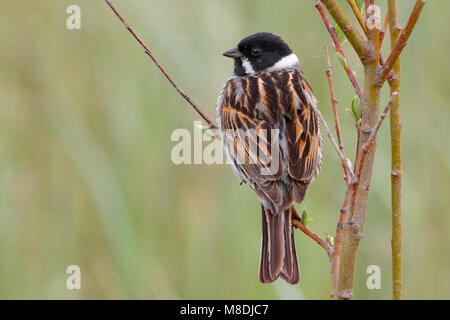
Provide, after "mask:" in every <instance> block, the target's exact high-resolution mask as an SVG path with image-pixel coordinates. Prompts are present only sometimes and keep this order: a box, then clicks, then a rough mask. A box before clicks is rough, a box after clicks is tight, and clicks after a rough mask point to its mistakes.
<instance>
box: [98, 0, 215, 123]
mask: <svg viewBox="0 0 450 320" xmlns="http://www.w3.org/2000/svg"><path fill="white" fill-rule="evenodd" d="M105 1H106V3H107V4H108V6H109V7H110V8H111V10H112V11H113V12H114V13H115V14H116V16H117V17H118V18H119V20H120V21H121V22H122V23H123V25H124V26H125V28H127V30H128V31H129V32H130V33H131V35H132V36H133V37H134V38H135V39H136V41H137V42H139V44H140V45H141V47H142V48H144V50H145V53H146V54H147V55H148V56H149V57H150V59H152V60H153V62H154V63H155V64H156V66H157V67H158V68H159V70H161V72H162V73H163V74H164V76H165V77H166V78H167V80H169V82H170V84H171V85H172V86H173V87H174V88H175V90H177V91H178V93H179V94H180V95H181V96H182V97H183V98H184V99H185V100H186V101H187V102H188V103H189V104H190V105H191V106H192V107H193V108H194V109H195V111H196V112H197V113H198V114H199V115H200V117H202V119H203V120H205V122H206V123H207V124H208V126H209V128H210V129H213V130H215V129H217V127H216V125H215V124H214V123H213V122H212V121H211V120H210V119H209V118H208V117H207V116H206V115H205V114H204V113H203V112H202V111H201V110H200V108H199V107H198V106H197V105H196V104H195V103H194V101H192V99H191V98H190V97H189V96H188V95H187V94H186V93H184V91H183V90H182V89H181V88H180V87H178V86H177V84H176V83H175V82H174V81H173V80H172V78H171V77H170V76H169V74H168V73H167V72H166V70H164V68H163V66H162V65H161V64H160V63H159V61H158V60H157V59H156V58H155V56H154V55H153V54H152V53H151V51H150V49H149V48H148V47H147V46H146V45H145V43H144V42H143V41H142V40H141V38H139V36H138V35H137V34H136V33H135V32H134V31H133V29H132V28H131V27H130V25H129V24H128V23H127V22H126V21H125V19H124V18H122V16H121V15H120V13H119V12H118V11H117V10H116V8H115V7H114V5H113V4H112V3H111V1H110V0H105Z"/></svg>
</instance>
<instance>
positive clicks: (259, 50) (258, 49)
mask: <svg viewBox="0 0 450 320" xmlns="http://www.w3.org/2000/svg"><path fill="white" fill-rule="evenodd" d="M251 52H252V56H255V57H257V56H259V55H260V54H261V49H260V48H253V49H252V51H251Z"/></svg>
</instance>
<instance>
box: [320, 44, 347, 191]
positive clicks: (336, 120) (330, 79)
mask: <svg viewBox="0 0 450 320" xmlns="http://www.w3.org/2000/svg"><path fill="white" fill-rule="evenodd" d="M325 55H326V57H327V65H328V68H327V71H326V75H327V79H328V85H329V87H330V96H331V105H332V107H333V114H334V126H335V129H336V136H337V139H338V143H339V150H340V151H341V153H342V154H344V155H345V153H344V145H343V144H342V138H341V126H340V124H339V115H338V111H337V108H338V106H337V105H338V102H337V100H336V99H335V98H334V86H333V73H332V72H331V61H330V54H329V52H328V46H325ZM341 162H342V160H341ZM342 167H343V168H344V172H345V181H346V182H347V184H349V183H350V181H351V178H350V175H349V172H348V170H347V168H346V166H345V164H344V162H342Z"/></svg>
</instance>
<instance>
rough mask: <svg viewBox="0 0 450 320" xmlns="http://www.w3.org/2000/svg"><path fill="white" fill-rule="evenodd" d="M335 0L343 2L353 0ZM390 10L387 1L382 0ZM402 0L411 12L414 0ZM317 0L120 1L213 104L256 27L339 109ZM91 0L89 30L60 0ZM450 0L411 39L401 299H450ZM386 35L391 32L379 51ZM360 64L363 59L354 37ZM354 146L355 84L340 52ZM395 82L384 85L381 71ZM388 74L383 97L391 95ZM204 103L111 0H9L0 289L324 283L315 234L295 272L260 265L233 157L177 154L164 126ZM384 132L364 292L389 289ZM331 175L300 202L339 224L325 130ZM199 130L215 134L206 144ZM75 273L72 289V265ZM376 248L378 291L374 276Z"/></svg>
mask: <svg viewBox="0 0 450 320" xmlns="http://www.w3.org/2000/svg"><path fill="white" fill-rule="evenodd" d="M340 2H342V5H343V7H345V9H346V10H348V7H347V5H346V3H345V1H340ZM378 2H379V3H380V5H381V6H382V9H383V15H384V12H385V10H384V8H385V5H386V3H385V1H378ZM399 2H400V5H399V6H400V20H401V21H402V23H403V25H404V23H405V21H406V19H407V17H408V15H409V12H410V11H411V9H412V7H413V4H414V2H415V1H412V0H410V1H405V0H402V1H399ZM313 3H314V1H294V0H290V1H287V0H284V1H278V2H274V1H261V0H258V1H257V0H254V1H249V0H246V1H242V0H233V1H231V0H229V1H212V0H190V1H174V0H160V1H156V0H153V1H142V0H141V1H138V0H127V1H125V0H115V1H114V4H115V5H116V7H117V8H118V9H119V11H120V12H121V13H122V14H123V15H124V16H125V18H126V19H127V20H128V22H129V23H130V24H131V25H132V26H133V27H134V28H135V30H136V31H137V32H138V34H139V35H140V36H141V37H142V38H143V39H144V40H145V41H146V42H147V44H148V45H149V47H150V48H151V50H152V51H153V53H154V54H155V55H156V57H158V58H159V59H160V61H161V63H162V64H163V65H164V66H165V67H166V69H167V71H168V72H169V73H170V74H171V75H172V76H173V78H174V79H175V81H176V82H177V83H178V84H179V85H180V86H181V87H182V88H183V89H184V90H185V91H186V92H187V93H188V94H189V95H190V96H191V97H192V98H193V100H194V101H196V102H197V103H198V104H199V105H200V106H202V108H203V110H204V111H205V112H206V113H207V114H208V115H209V116H210V117H211V118H214V117H215V102H216V98H217V95H218V93H219V91H220V90H221V88H222V85H223V83H224V81H225V80H226V79H227V78H228V77H229V76H230V75H231V73H232V62H231V61H230V60H229V59H226V58H224V57H222V56H221V53H222V52H223V51H225V50H226V49H229V48H231V47H232V46H234V45H235V44H236V43H237V42H238V41H239V40H240V39H241V38H243V37H244V36H247V35H249V34H251V33H254V32H258V31H271V32H273V33H276V34H279V35H282V36H283V38H284V39H285V40H286V41H287V42H288V43H289V44H290V45H291V47H292V48H293V49H294V51H295V52H296V53H297V55H298V56H299V58H300V60H301V63H302V67H303V70H304V72H305V74H306V77H307V78H308V80H309V81H310V82H311V84H312V86H313V88H314V92H315V95H316V96H317V97H318V99H319V101H320V102H321V104H320V108H321V109H322V112H323V113H324V116H325V117H326V119H327V120H328V121H329V123H332V113H331V112H330V110H331V107H330V103H329V101H330V100H329V90H328V85H327V81H326V77H325V69H326V62H325V57H324V50H323V46H324V45H325V44H327V45H329V46H330V47H331V45H332V44H331V42H330V39H329V36H328V34H327V32H326V30H325V28H324V25H323V22H322V20H321V19H320V17H319V15H318V13H317V12H316V9H315V8H314V5H313ZM71 4H77V5H79V6H80V7H81V30H68V29H67V28H66V19H67V17H68V14H67V13H66V8H67V7H68V6H69V5H71ZM448 12H450V2H449V1H443V0H440V1H437V0H435V1H428V4H427V6H426V7H425V9H424V13H423V16H422V19H421V20H420V22H419V24H418V26H417V28H416V30H415V31H414V35H413V37H412V39H411V41H410V42H409V45H408V47H407V49H406V51H405V54H404V56H403V60H402V65H403V70H402V95H401V100H402V121H403V143H404V144H403V151H404V175H403V177H404V190H403V195H404V291H405V298H410V299H432V298H433V299H443V298H446V299H448V298H450V272H449V264H450V250H449V244H450V232H449V230H450V215H449V212H448V210H449V208H450V197H449V194H450V148H449V142H448V139H449V135H450V126H449V125H448V123H449V120H450V108H449V103H448V101H449V99H450V86H449V84H450V81H449V74H450V65H449V64H448V63H447V60H448V52H449V50H450V28H449V27H448V18H447V17H448V15H447V14H446V13H448ZM388 44H389V39H386V41H385V47H384V52H385V55H387V49H388V48H389V45H388ZM344 49H345V50H346V51H348V52H349V59H350V63H351V65H352V66H353V67H354V69H355V70H356V71H357V72H358V75H359V76H360V78H361V77H362V76H361V66H360V64H359V62H358V61H357V59H356V57H355V55H354V54H353V53H352V52H351V48H350V46H349V44H348V43H347V44H345V48H344ZM332 63H333V72H334V77H335V89H336V94H337V98H338V100H339V103H340V105H339V107H340V117H341V122H342V130H343V136H344V142H345V146H346V150H347V152H348V155H349V157H350V158H353V155H354V149H355V130H354V125H353V119H352V117H351V115H350V114H348V113H347V112H345V111H344V108H346V107H348V106H349V105H350V102H351V99H352V97H353V95H354V93H353V91H352V87H351V85H350V83H349V81H348V79H347V77H346V75H345V73H344V72H343V70H342V68H341V66H340V65H339V62H338V60H337V59H336V57H335V55H334V54H333V59H332ZM385 89H386V88H385ZM387 95H388V92H387V90H383V98H382V101H383V105H384V104H385V102H386V101H387ZM195 120H199V117H198V116H197V115H196V114H195V113H194V112H193V110H192V109H191V108H190V106H189V105H188V104H187V103H186V102H185V101H184V100H182V99H181V97H180V96H179V95H178V94H177V93H176V92H175V91H174V90H173V88H172V87H171V86H170V84H169V83H168V82H167V81H166V80H165V79H164V78H163V77H162V75H161V74H160V72H159V71H158V70H157V69H156V68H155V66H154V65H153V64H152V63H151V62H150V60H149V59H148V58H147V57H146V55H145V54H144V52H143V50H142V48H141V47H139V45H138V44H137V43H136V42H135V41H134V40H133V39H132V38H131V37H130V35H129V34H128V33H127V32H126V30H125V29H124V28H123V26H122V25H121V24H120V22H119V21H118V20H117V18H116V17H115V16H114V15H113V13H112V12H111V11H110V9H109V8H108V7H107V6H106V4H105V3H104V1H100V0H99V1H92V0H78V1H62V0H48V1H31V0H22V1H1V2H0V298H7V299H13V298H15V299H22V298H25V299H29V298H43V299H55V298H62V299H71V298H89V299H102V298H107V299H109V298H117V299H122V298H139V299H183V298H187V299H197V298H201V299H204V298H207V299H241V298H249V299H264V298H270V299H272V298H273V299H303V298H304V299H327V298H328V297H329V293H330V272H329V263H328V260H327V257H326V255H325V253H324V252H323V250H322V249H321V248H320V247H319V246H317V245H316V244H315V243H314V242H313V241H312V240H310V239H309V238H307V237H305V236H304V235H303V234H302V233H301V232H296V242H297V249H298V252H299V261H300V267H301V273H302V279H301V282H300V285H298V286H289V285H287V284H285V283H284V282H282V281H281V280H280V281H278V282H276V283H275V284H273V285H262V284H260V283H259V281H258V276H257V275H258V272H257V271H258V263H259V251H260V241H261V239H260V237H261V217H260V205H259V203H258V200H257V198H256V196H255V195H254V194H253V192H252V191H251V190H250V188H249V187H247V186H239V183H238V180H237V179H236V178H235V177H234V175H233V173H232V171H231V169H230V168H229V167H227V166H226V165H210V166H208V165H179V166H177V165H174V164H173V163H172V162H171V161H170V154H171V150H172V148H173V147H174V145H175V144H176V143H175V142H172V141H171V139H170V137H171V134H172V132H173V131H174V130H175V129H177V128H186V129H188V130H189V131H191V132H193V128H194V124H193V122H194V121H195ZM387 124H388V122H386V123H385V124H383V126H382V128H381V130H380V135H379V147H378V152H377V156H376V164H375V168H374V170H375V171H374V177H373V185H372V187H371V197H370V203H369V211H368V216H367V223H366V227H365V230H364V239H363V241H362V242H361V247H360V251H359V259H358V272H357V276H356V285H355V298H358V299H379V298H384V299H389V298H391V284H390V281H391V258H390V229H391V217H390V175H389V174H390V143H389V136H388V128H389V126H388V125H387ZM324 141H325V143H324V161H323V168H322V172H321V174H320V175H319V176H318V179H317V180H316V181H315V182H314V183H313V184H312V185H311V187H310V189H309V192H308V194H307V197H306V200H305V202H304V203H303V204H302V205H300V206H298V207H297V208H298V209H299V210H301V208H302V207H303V206H306V207H307V208H308V211H309V213H310V215H311V216H312V217H313V218H314V222H313V223H312V224H311V228H312V229H313V230H315V231H316V232H318V233H319V234H321V235H323V234H324V233H325V232H327V231H328V232H330V233H332V234H334V231H335V227H336V222H337V217H338V211H339V209H340V206H341V204H342V200H343V196H344V183H343V180H342V169H341V167H340V164H339V161H338V158H337V156H336V154H335V152H334V150H333V149H332V147H331V145H330V143H329V141H328V140H327V139H325V140H324ZM206 144H207V143H205V145H206ZM72 264H76V265H79V266H80V267H81V272H82V289H81V290H73V291H70V290H68V289H66V278H67V276H68V275H67V274H66V273H65V271H66V268H67V266H69V265H72ZM369 265H378V266H380V268H381V271H382V288H381V290H368V289H367V287H366V279H367V277H368V275H367V274H366V268H367V267H368V266H369Z"/></svg>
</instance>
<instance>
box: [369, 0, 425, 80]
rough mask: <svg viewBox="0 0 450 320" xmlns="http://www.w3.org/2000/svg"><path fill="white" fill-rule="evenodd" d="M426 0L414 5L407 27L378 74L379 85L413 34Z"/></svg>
mask: <svg viewBox="0 0 450 320" xmlns="http://www.w3.org/2000/svg"><path fill="white" fill-rule="evenodd" d="M425 2H426V0H417V2H416V5H415V6H414V9H413V11H412V12H411V15H410V17H409V19H408V23H407V24H406V27H405V28H404V29H403V31H402V33H401V34H400V36H399V38H398V40H397V43H396V44H395V46H394V48H393V49H392V52H391V54H390V56H389V58H388V59H387V60H386V63H385V64H384V66H383V68H382V70H381V72H380V75H379V76H378V79H377V82H378V84H379V85H382V84H383V83H384V82H385V81H386V79H387V78H388V76H389V73H390V72H391V70H392V68H393V67H394V64H395V61H396V60H397V58H398V57H399V56H400V54H401V53H402V51H403V49H404V48H405V47H406V45H407V43H408V39H409V37H410V36H411V33H412V32H413V30H414V27H415V26H416V23H417V20H419V17H420V13H421V12H422V9H423V6H424V5H425Z"/></svg>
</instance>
